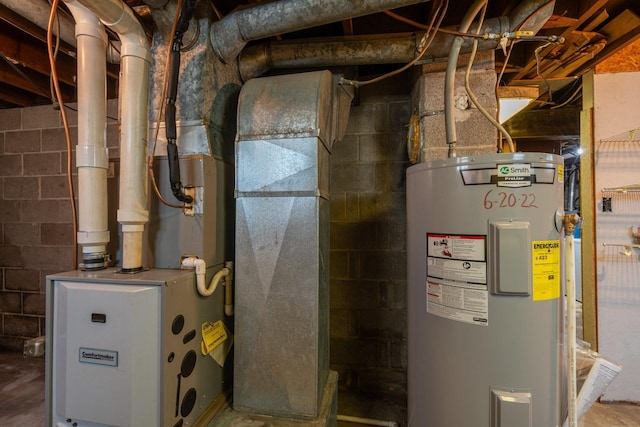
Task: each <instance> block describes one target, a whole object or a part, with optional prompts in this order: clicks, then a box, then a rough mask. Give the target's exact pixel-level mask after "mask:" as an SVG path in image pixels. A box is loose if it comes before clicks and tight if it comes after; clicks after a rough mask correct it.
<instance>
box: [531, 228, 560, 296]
mask: <svg viewBox="0 0 640 427" xmlns="http://www.w3.org/2000/svg"><path fill="white" fill-rule="evenodd" d="M531 245H532V246H531V249H532V250H531V253H532V260H531V266H532V272H533V300H534V301H543V300H548V299H555V298H560V241H559V240H534V241H533V242H532V243H531Z"/></svg>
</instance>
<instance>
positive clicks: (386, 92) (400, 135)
mask: <svg viewBox="0 0 640 427" xmlns="http://www.w3.org/2000/svg"><path fill="white" fill-rule="evenodd" d="M410 90H411V85H410V83H409V82H408V79H407V76H406V75H402V76H400V77H397V78H394V79H391V80H386V81H384V82H383V83H378V84H376V85H373V86H363V87H361V88H360V89H359V97H358V98H359V105H357V106H352V107H351V116H350V118H349V124H348V127H347V132H346V136H345V138H344V140H343V141H341V142H339V143H336V144H335V145H334V146H333V152H332V155H331V176H330V178H331V184H330V190H331V243H330V253H331V289H330V291H331V303H330V331H331V332H330V336H331V344H330V345H331V358H330V360H331V368H332V369H334V370H336V371H338V373H339V375H340V380H339V387H340V390H339V394H338V395H339V401H340V403H339V407H341V408H343V409H344V408H345V406H348V405H347V402H348V400H347V398H346V394H349V393H350V392H352V393H354V394H357V395H360V396H366V397H370V398H374V399H380V398H384V399H387V398H388V399H392V400H395V401H397V402H398V403H399V404H400V405H401V406H402V407H404V405H405V402H406V375H407V327H406V243H405V241H406V231H405V229H406V219H405V210H406V209H405V206H406V204H405V170H406V167H407V166H408V159H407V153H406V135H407V127H406V126H407V123H408V121H409V116H410ZM344 410H345V411H346V412H347V413H348V412H349V409H348V408H347V409H344ZM363 410H364V411H366V412H364V413H362V412H361V413H360V414H359V415H360V416H368V417H376V414H375V413H373V412H372V411H375V408H373V407H368V408H364V409H363ZM378 416H380V417H382V416H384V414H383V415H378Z"/></svg>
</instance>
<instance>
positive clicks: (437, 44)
mask: <svg viewBox="0 0 640 427" xmlns="http://www.w3.org/2000/svg"><path fill="white" fill-rule="evenodd" d="M511 28H512V26H511V25H510V21H509V19H508V18H507V17H500V18H492V19H487V20H486V22H485V24H484V25H483V27H482V33H490V34H501V33H503V32H505V31H510V30H511ZM448 29H450V30H457V27H449V28H448ZM423 35H424V32H420V33H401V34H375V35H366V36H350V37H327V38H315V39H307V40H292V41H281V42H266V43H263V44H259V45H256V46H250V47H248V48H246V49H245V50H243V51H242V53H241V54H240V58H239V59H238V67H239V69H240V75H241V77H242V79H243V80H245V81H246V80H248V79H250V78H253V77H258V76H260V75H262V74H264V73H265V72H267V71H268V70H270V69H292V68H306V67H330V66H346V65H369V64H371V65H373V64H401V63H407V62H410V61H411V60H413V59H414V58H415V56H416V54H417V52H418V47H419V43H420V40H421V39H422V37H423ZM453 37H454V36H451V35H449V34H444V33H438V34H437V35H436V36H435V38H434V40H433V43H431V45H430V46H429V48H428V49H427V51H426V52H425V54H424V55H423V56H422V60H421V61H423V62H428V61H431V60H436V59H440V58H446V56H447V55H448V54H449V50H450V48H451V43H452V40H453ZM472 44H473V41H472V40H470V39H469V40H466V41H465V43H464V45H463V48H462V50H463V51H466V52H468V51H470V50H471V46H472ZM497 45H498V40H482V41H480V42H479V45H478V49H482V50H490V49H495V48H496V46H497Z"/></svg>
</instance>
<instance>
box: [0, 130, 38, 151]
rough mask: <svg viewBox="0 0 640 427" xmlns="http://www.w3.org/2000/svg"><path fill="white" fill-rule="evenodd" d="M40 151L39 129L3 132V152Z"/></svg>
mask: <svg viewBox="0 0 640 427" xmlns="http://www.w3.org/2000/svg"><path fill="white" fill-rule="evenodd" d="M39 151H40V130H23V131H16V132H5V140H4V152H5V153H36V152H39Z"/></svg>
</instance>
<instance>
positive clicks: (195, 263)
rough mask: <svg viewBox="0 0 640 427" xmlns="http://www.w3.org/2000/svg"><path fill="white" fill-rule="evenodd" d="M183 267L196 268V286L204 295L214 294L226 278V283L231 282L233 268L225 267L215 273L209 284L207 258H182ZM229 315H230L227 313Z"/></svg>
mask: <svg viewBox="0 0 640 427" xmlns="http://www.w3.org/2000/svg"><path fill="white" fill-rule="evenodd" d="M182 267H186V268H195V273H196V288H197V289H198V293H199V294H200V295H202V296H203V297H208V296H211V295H213V293H214V292H215V291H216V289H217V288H218V285H219V284H220V282H221V281H222V280H223V279H224V280H225V283H226V282H227V281H228V282H230V279H229V278H230V277H231V269H230V268H227V267H223V268H221V269H220V270H218V272H217V273H216V274H214V275H213V277H212V278H211V281H209V284H208V285H207V284H206V280H205V275H206V274H207V263H206V261H205V260H203V259H200V258H197V257H187V258H184V259H183V260H182ZM226 312H227V306H226V305H225V313H226ZM227 316H230V315H229V314H227Z"/></svg>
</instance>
